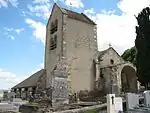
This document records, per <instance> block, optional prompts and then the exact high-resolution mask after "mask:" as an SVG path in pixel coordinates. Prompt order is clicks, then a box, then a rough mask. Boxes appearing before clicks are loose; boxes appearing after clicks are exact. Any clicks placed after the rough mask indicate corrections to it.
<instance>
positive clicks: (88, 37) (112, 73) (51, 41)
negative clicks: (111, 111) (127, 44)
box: [12, 4, 138, 98]
mask: <svg viewBox="0 0 150 113" xmlns="http://www.w3.org/2000/svg"><path fill="white" fill-rule="evenodd" d="M101 38H103V37H101ZM45 43H46V44H45V65H44V69H42V70H40V71H38V72H36V73H35V74H33V75H31V76H30V77H29V78H27V79H26V80H24V81H22V82H21V83H19V84H17V85H16V86H14V87H13V88H12V91H13V92H15V94H16V97H22V98H23V97H27V96H28V95H29V93H30V92H32V94H35V93H36V92H37V90H38V89H39V88H40V89H44V88H50V87H52V89H53V92H52V98H58V97H62V98H67V95H68V94H69V93H77V92H79V91H81V90H89V91H92V90H95V89H97V90H102V91H105V92H106V93H116V94H121V92H137V90H138V89H137V78H136V69H135V67H134V66H133V65H132V64H131V63H130V62H126V61H124V60H123V59H122V58H121V56H120V55H119V54H118V53H117V52H116V51H115V50H114V49H113V48H112V47H109V48H108V49H106V50H104V51H98V47H97V27H96V23H95V22H93V21H92V20H91V19H89V18H88V17H87V16H86V15H85V14H83V13H77V12H74V11H71V10H68V9H64V8H61V7H59V6H58V5H57V4H54V6H53V9H52V12H51V15H50V17H49V20H48V23H47V26H46V42H45ZM60 94H61V96H60Z"/></svg>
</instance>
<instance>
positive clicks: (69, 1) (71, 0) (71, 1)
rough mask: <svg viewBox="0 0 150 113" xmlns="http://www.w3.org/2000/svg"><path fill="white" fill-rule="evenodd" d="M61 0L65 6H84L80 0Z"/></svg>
mask: <svg viewBox="0 0 150 113" xmlns="http://www.w3.org/2000/svg"><path fill="white" fill-rule="evenodd" d="M61 1H62V2H64V3H65V4H66V5H67V6H72V7H76V8H80V7H82V8H83V7H84V4H83V2H82V0H61Z"/></svg>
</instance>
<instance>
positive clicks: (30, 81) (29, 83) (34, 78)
mask: <svg viewBox="0 0 150 113" xmlns="http://www.w3.org/2000/svg"><path fill="white" fill-rule="evenodd" d="M44 73H45V70H44V69H41V70H39V71H38V72H36V73H34V74H33V75H31V76H30V77H29V78H27V79H25V80H24V81H22V82H20V83H19V84H17V85H16V86H14V87H13V88H12V89H16V88H26V87H34V86H36V85H37V82H38V80H39V77H40V76H42V75H43V74H44Z"/></svg>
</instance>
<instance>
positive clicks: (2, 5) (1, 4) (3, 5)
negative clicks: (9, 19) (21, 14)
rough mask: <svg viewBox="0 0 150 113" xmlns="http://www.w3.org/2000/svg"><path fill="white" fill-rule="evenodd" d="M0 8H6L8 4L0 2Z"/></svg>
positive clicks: (4, 1) (2, 0)
mask: <svg viewBox="0 0 150 113" xmlns="http://www.w3.org/2000/svg"><path fill="white" fill-rule="evenodd" d="M1 7H8V4H7V1H6V0H0V8H1Z"/></svg>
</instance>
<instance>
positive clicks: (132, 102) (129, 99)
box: [126, 93, 139, 110]
mask: <svg viewBox="0 0 150 113" xmlns="http://www.w3.org/2000/svg"><path fill="white" fill-rule="evenodd" d="M138 105H139V96H138V95H137V94H134V93H127V94H126V106H127V110H130V109H134V108H135V107H137V106H138Z"/></svg>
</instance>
